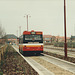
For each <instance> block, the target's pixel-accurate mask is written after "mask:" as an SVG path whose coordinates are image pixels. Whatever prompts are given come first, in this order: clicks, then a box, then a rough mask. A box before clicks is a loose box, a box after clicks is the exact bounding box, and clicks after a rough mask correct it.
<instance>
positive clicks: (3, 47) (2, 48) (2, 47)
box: [0, 45, 7, 61]
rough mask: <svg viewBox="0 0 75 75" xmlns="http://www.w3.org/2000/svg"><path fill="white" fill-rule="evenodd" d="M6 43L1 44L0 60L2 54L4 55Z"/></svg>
mask: <svg viewBox="0 0 75 75" xmlns="http://www.w3.org/2000/svg"><path fill="white" fill-rule="evenodd" d="M6 48H7V45H4V46H1V47H0V61H1V58H2V56H3V55H4V52H5V51H6Z"/></svg>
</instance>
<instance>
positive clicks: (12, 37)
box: [2, 34, 19, 44]
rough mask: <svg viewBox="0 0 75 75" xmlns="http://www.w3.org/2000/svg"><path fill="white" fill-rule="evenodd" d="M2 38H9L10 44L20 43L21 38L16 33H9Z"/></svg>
mask: <svg viewBox="0 0 75 75" xmlns="http://www.w3.org/2000/svg"><path fill="white" fill-rule="evenodd" d="M2 39H3V40H4V39H7V43H10V44H18V43H19V38H18V37H17V36H15V35H14V34H7V35H5V36H4V37H3V38H2Z"/></svg>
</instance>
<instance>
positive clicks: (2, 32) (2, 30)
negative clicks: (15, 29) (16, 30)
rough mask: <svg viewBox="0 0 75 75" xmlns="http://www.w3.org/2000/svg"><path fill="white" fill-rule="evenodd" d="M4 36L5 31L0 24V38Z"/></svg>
mask: <svg viewBox="0 0 75 75" xmlns="http://www.w3.org/2000/svg"><path fill="white" fill-rule="evenodd" d="M5 35H6V33H5V30H4V28H2V24H1V23H0V38H2V37H3V36H5Z"/></svg>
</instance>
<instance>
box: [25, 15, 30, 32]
mask: <svg viewBox="0 0 75 75" xmlns="http://www.w3.org/2000/svg"><path fill="white" fill-rule="evenodd" d="M24 17H26V18H27V31H28V17H31V16H29V15H26V16H24Z"/></svg>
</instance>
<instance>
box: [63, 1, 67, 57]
mask: <svg viewBox="0 0 75 75" xmlns="http://www.w3.org/2000/svg"><path fill="white" fill-rule="evenodd" d="M64 32H65V46H64V52H65V58H67V42H66V0H64Z"/></svg>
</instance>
